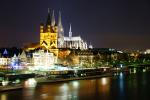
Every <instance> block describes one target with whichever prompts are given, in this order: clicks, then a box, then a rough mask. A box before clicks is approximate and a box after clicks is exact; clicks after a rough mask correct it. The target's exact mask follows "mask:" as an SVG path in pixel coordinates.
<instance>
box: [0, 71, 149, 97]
mask: <svg viewBox="0 0 150 100" xmlns="http://www.w3.org/2000/svg"><path fill="white" fill-rule="evenodd" d="M149 75H150V73H146V72H145V73H140V74H138V73H136V74H130V75H129V74H124V73H119V74H118V75H116V76H113V77H103V78H97V79H88V80H74V81H67V82H58V83H48V84H40V85H38V86H37V87H36V88H35V89H31V88H30V89H29V88H25V89H23V90H16V91H13V92H3V93H1V94H0V99H1V100H16V98H17V100H85V99H86V100H99V99H101V100H108V99H119V100H126V99H133V100H135V99H142V100H143V98H144V99H145V100H146V99H147V98H148V99H150V96H149V90H150V86H149V84H150V80H148V79H149V77H148V76H149Z"/></svg>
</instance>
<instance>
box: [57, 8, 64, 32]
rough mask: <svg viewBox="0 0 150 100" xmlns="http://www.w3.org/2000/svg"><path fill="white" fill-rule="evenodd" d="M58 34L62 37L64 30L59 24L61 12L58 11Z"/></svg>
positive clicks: (60, 23)
mask: <svg viewBox="0 0 150 100" xmlns="http://www.w3.org/2000/svg"><path fill="white" fill-rule="evenodd" d="M58 33H59V35H63V33H64V29H63V26H62V22H61V12H60V11H59V17H58Z"/></svg>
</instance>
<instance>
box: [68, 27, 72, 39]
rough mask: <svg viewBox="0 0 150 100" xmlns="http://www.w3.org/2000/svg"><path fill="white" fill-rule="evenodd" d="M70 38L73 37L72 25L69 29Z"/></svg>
mask: <svg viewBox="0 0 150 100" xmlns="http://www.w3.org/2000/svg"><path fill="white" fill-rule="evenodd" d="M69 37H72V31H71V24H70V29H69Z"/></svg>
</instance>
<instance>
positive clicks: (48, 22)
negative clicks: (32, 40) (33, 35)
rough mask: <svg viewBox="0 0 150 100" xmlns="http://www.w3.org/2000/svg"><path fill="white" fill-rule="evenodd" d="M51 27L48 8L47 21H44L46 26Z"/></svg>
mask: <svg viewBox="0 0 150 100" xmlns="http://www.w3.org/2000/svg"><path fill="white" fill-rule="evenodd" d="M47 25H51V18H50V10H49V8H48V16H47V21H46V26H47Z"/></svg>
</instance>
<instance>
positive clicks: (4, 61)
mask: <svg viewBox="0 0 150 100" xmlns="http://www.w3.org/2000/svg"><path fill="white" fill-rule="evenodd" d="M9 64H10V58H5V57H1V58H0V65H3V66H8V65H9Z"/></svg>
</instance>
